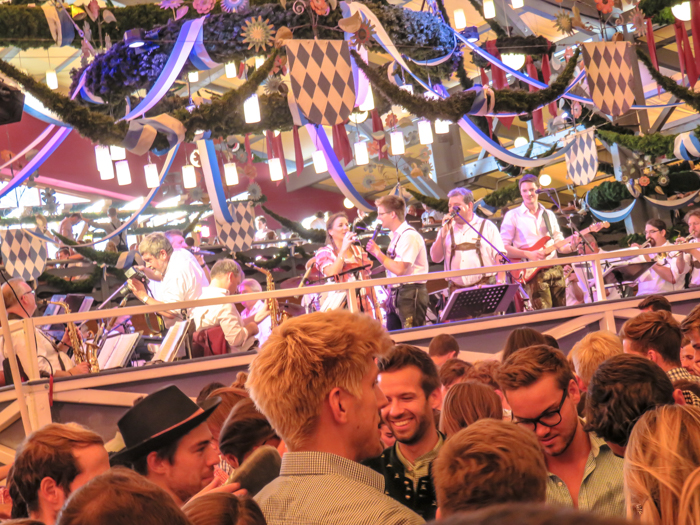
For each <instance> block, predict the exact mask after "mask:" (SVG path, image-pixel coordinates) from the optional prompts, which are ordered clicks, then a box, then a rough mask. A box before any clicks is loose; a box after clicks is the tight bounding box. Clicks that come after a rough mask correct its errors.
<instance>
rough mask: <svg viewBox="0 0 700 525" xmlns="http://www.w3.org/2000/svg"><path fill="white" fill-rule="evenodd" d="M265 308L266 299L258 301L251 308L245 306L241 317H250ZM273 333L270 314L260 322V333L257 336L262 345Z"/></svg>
mask: <svg viewBox="0 0 700 525" xmlns="http://www.w3.org/2000/svg"><path fill="white" fill-rule="evenodd" d="M264 308H265V301H258V302H256V303H255V304H254V305H253V307H252V308H251V309H250V310H249V309H248V308H244V309H243V311H242V312H241V317H242V318H243V319H248V318H252V317H253V316H255V315H256V314H257V313H258V312H260V311H261V310H263V309H264ZM271 333H272V319H271V318H270V316H269V315H268V316H267V317H265V319H263V320H262V321H260V322H259V323H258V335H257V336H256V339H257V340H258V342H259V343H260V346H262V344H263V343H264V342H265V341H267V338H268V337H270V334H271Z"/></svg>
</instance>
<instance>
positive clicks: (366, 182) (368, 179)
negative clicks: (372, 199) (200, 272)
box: [362, 175, 377, 190]
mask: <svg viewBox="0 0 700 525" xmlns="http://www.w3.org/2000/svg"><path fill="white" fill-rule="evenodd" d="M375 182H377V179H375V178H374V177H373V176H372V175H366V176H365V178H364V179H362V187H363V188H365V189H366V190H371V189H372V185H373V184H374V183H375Z"/></svg>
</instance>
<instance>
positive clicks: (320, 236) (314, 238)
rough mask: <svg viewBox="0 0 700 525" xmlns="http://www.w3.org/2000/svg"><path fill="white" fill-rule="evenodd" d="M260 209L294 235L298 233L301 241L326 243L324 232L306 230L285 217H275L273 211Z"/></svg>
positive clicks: (264, 208)
mask: <svg viewBox="0 0 700 525" xmlns="http://www.w3.org/2000/svg"><path fill="white" fill-rule="evenodd" d="M262 209H263V211H265V213H267V214H268V215H269V216H270V217H272V218H273V219H275V220H276V221H277V222H279V223H280V224H281V225H282V226H284V227H285V228H287V229H289V230H291V231H293V232H294V233H298V234H299V237H301V238H302V239H306V240H307V241H311V242H316V243H320V244H325V243H326V232H325V231H324V230H317V229H312V230H307V229H306V228H304V227H303V226H302V225H301V223H299V222H295V221H293V220H291V219H287V218H286V217H282V216H281V215H277V214H276V213H275V212H274V211H272V210H270V209H268V208H266V207H265V206H263V207H262Z"/></svg>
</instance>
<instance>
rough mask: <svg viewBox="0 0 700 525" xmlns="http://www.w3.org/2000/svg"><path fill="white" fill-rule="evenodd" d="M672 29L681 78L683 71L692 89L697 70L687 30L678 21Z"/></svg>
mask: <svg viewBox="0 0 700 525" xmlns="http://www.w3.org/2000/svg"><path fill="white" fill-rule="evenodd" d="M673 29H674V31H675V32H676V45H677V46H678V59H679V61H680V65H681V77H682V75H683V70H684V69H685V73H686V74H687V75H688V81H689V82H690V86H691V87H692V86H694V85H695V83H696V82H697V81H698V70H697V68H696V66H695V59H694V58H693V52H692V51H691V49H690V41H689V40H688V30H687V29H686V28H685V22H681V21H680V20H676V22H675V24H674V25H673Z"/></svg>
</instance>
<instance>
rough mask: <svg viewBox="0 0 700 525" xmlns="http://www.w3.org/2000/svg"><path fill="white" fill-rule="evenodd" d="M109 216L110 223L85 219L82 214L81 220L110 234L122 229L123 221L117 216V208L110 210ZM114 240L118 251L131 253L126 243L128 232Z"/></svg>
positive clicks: (108, 211) (122, 233)
mask: <svg viewBox="0 0 700 525" xmlns="http://www.w3.org/2000/svg"><path fill="white" fill-rule="evenodd" d="M107 215H109V222H95V221H91V220H90V219H86V218H85V217H83V214H82V213H81V214H80V219H81V220H83V221H85V222H86V223H88V224H89V225H90V226H92V227H93V228H96V229H98V230H104V231H105V232H106V233H108V234H109V233H112V232H113V231H115V230H118V229H119V228H121V226H122V221H120V220H119V217H118V216H117V209H116V208H110V209H109V210H107ZM112 239H113V241H114V243H115V244H116V245H117V251H120V252H126V251H129V245H128V244H127V243H126V230H124V231H123V232H121V233H120V234H119V235H117V236H116V237H113V238H112Z"/></svg>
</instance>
